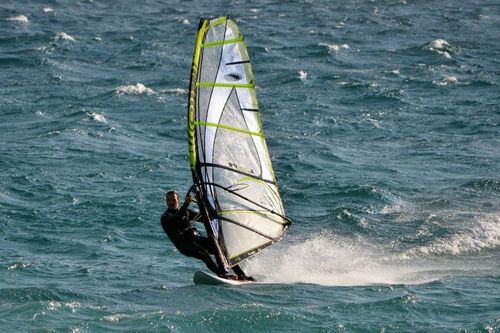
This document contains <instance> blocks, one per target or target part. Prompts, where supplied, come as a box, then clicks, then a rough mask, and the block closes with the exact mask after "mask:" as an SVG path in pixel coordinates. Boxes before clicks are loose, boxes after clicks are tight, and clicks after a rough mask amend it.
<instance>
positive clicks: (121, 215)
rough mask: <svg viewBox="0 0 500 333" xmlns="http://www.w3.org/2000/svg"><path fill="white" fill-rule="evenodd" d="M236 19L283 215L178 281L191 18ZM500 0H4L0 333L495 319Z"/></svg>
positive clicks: (416, 324)
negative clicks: (226, 276)
mask: <svg viewBox="0 0 500 333" xmlns="http://www.w3.org/2000/svg"><path fill="white" fill-rule="evenodd" d="M225 14H230V15H232V16H233V17H235V18H237V19H238V23H239V26H240V29H241V31H242V33H243V34H244V36H245V38H246V41H247V44H248V47H249V52H250V56H251V59H252V62H253V69H254V72H255V79H256V84H257V87H258V88H257V91H258V96H259V99H260V108H261V110H262V113H263V114H262V117H263V122H264V131H265V134H266V136H267V138H268V139H267V141H268V145H269V149H270V151H271V155H272V158H273V163H274V167H275V171H276V176H277V178H278V183H279V185H280V189H281V192H282V193H281V194H282V197H283V199H284V202H285V207H286V210H287V213H288V214H289V215H290V216H291V217H292V218H293V219H294V220H295V224H294V225H292V227H291V229H290V230H289V233H288V234H287V236H286V238H285V240H284V241H283V242H281V243H279V244H277V245H276V246H274V247H271V248H269V249H268V250H266V251H264V252H262V253H261V254H259V255H257V256H255V257H253V258H252V259H251V260H249V261H247V262H246V263H245V265H244V266H245V267H246V270H247V271H248V272H249V273H250V274H252V275H254V276H255V277H257V278H258V279H259V280H261V281H262V282H266V284H260V285H252V286H246V287H241V288H224V287H208V286H206V287H204V286H194V285H193V284H192V282H191V278H192V274H193V273H194V271H195V270H197V269H200V268H202V267H203V265H202V264H201V263H199V262H197V261H194V260H191V259H189V258H185V257H183V256H181V255H180V254H179V253H178V252H177V251H176V250H175V249H174V247H173V246H172V245H171V244H170V243H169V242H168V241H167V239H166V236H165V235H164V234H163V233H162V230H161V228H160V225H159V216H160V215H161V213H162V212H163V209H164V203H163V195H164V192H165V191H166V190H168V189H178V190H179V191H181V192H184V191H186V190H187V189H188V187H189V184H190V182H191V175H190V171H189V167H188V161H187V142H186V141H187V140H186V104H187V88H188V84H189V81H188V80H189V74H190V64H191V59H192V51H193V46H194V38H195V34H196V29H197V25H198V20H199V18H200V17H210V16H218V15H225ZM499 68H500V6H499V5H498V4H497V3H496V2H495V1H490V2H488V1H467V2H465V1H463V2H454V1H354V2H333V1H297V2H291V1H290V2H280V1H221V2H218V3H217V4H214V2H213V1H203V2H201V3H200V2H198V1H196V2H194V1H193V2H191V1H144V2H137V3H135V2H129V1H101V0H94V1H64V0H53V1H40V2H38V1H37V2H35V1H8V0H7V1H2V2H1V3H0V78H1V81H2V84H1V85H0V253H1V254H0V330H1V331H2V332H26V331H36V332H38V331H41V332H49V331H56V332H68V331H71V332H110V331H118V332H122V331H148V332H151V331H158V332H169V331H172V332H202V331H203V332H236V331H241V332H265V331H282V332H288V331H295V332H488V333H491V332H499V331H500V292H499V290H500V176H499V175H500V106H499V105H500V94H499V92H500V88H499V87H500V79H499V73H500V71H499Z"/></svg>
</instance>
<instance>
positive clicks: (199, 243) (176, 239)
mask: <svg viewBox="0 0 500 333" xmlns="http://www.w3.org/2000/svg"><path fill="white" fill-rule="evenodd" d="M188 206H189V204H186V203H184V204H183V205H182V206H181V208H180V209H170V208H169V209H167V210H166V211H165V212H164V213H163V215H162V216H161V226H162V228H163V231H165V233H166V234H167V236H168V237H169V238H170V240H171V241H172V243H174V245H175V247H176V248H177V250H179V252H180V253H182V254H183V255H185V256H188V257H194V258H196V259H200V260H202V261H203V262H204V263H205V265H207V267H208V268H209V269H210V270H211V271H212V272H214V273H215V274H217V275H219V276H225V275H226V271H225V270H224V268H222V267H223V265H222V263H220V262H218V264H216V263H215V262H214V261H213V260H212V257H211V256H210V255H211V254H214V255H215V254H216V251H217V249H216V248H215V245H214V244H213V242H212V241H211V240H210V239H209V238H207V237H203V236H202V235H201V234H200V233H199V231H198V230H196V226H195V224H194V222H192V220H194V219H195V218H196V216H197V213H196V212H194V211H192V210H191V209H188ZM216 258H217V256H216ZM232 269H233V271H234V272H235V273H236V274H237V275H238V276H239V277H245V273H244V272H243V270H242V269H241V268H240V267H239V266H238V265H236V266H234V267H233V268H232Z"/></svg>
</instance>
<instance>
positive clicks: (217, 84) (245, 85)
mask: <svg viewBox="0 0 500 333" xmlns="http://www.w3.org/2000/svg"><path fill="white" fill-rule="evenodd" d="M195 85H196V86H197V87H200V88H213V87H221V88H248V89H255V85H254V84H253V83H224V82H196V83H195Z"/></svg>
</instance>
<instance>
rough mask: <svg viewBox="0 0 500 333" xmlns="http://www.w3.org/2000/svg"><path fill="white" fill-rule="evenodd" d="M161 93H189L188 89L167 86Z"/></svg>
mask: <svg viewBox="0 0 500 333" xmlns="http://www.w3.org/2000/svg"><path fill="white" fill-rule="evenodd" d="M160 92H161V93H174V94H176V95H186V94H187V93H188V90H187V89H182V88H167V89H162V90H160Z"/></svg>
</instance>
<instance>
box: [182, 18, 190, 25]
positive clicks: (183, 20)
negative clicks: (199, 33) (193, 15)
mask: <svg viewBox="0 0 500 333" xmlns="http://www.w3.org/2000/svg"><path fill="white" fill-rule="evenodd" d="M181 22H182V24H191V22H190V21H189V20H188V19H187V18H183V19H182V21H181Z"/></svg>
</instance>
